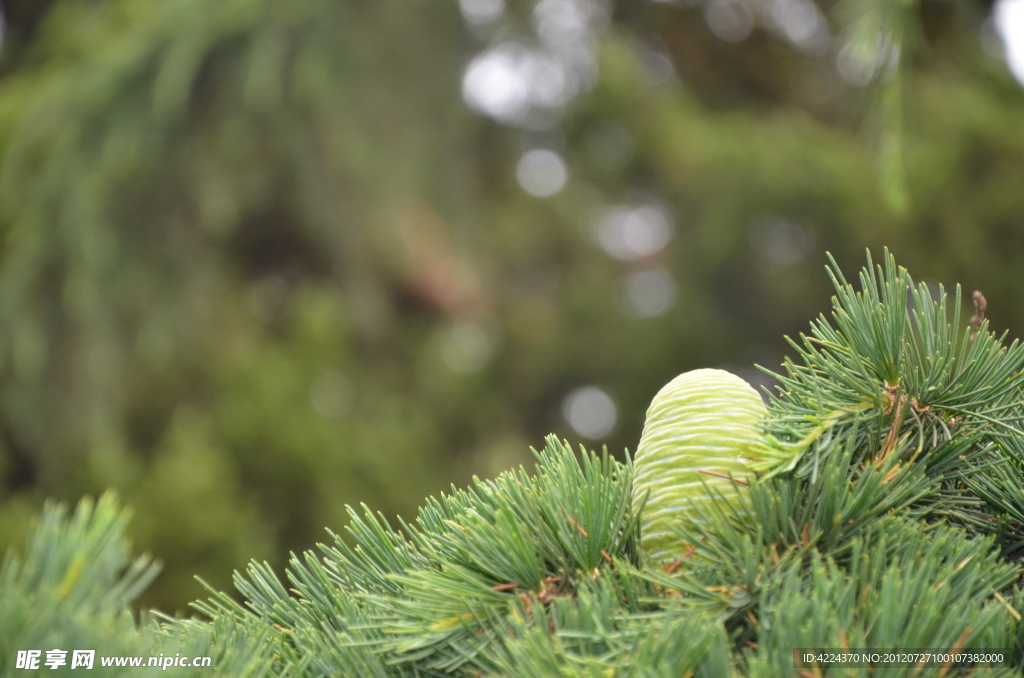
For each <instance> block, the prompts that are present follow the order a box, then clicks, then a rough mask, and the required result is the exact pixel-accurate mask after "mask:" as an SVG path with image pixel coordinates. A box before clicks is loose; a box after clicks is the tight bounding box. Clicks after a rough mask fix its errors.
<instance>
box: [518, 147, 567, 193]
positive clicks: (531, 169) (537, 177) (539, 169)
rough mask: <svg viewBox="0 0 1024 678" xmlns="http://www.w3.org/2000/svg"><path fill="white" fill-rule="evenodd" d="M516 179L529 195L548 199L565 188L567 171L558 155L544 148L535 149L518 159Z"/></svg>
mask: <svg viewBox="0 0 1024 678" xmlns="http://www.w3.org/2000/svg"><path fill="white" fill-rule="evenodd" d="M516 179H517V180H518V181H519V185H520V186H522V188H523V190H524V191H526V192H527V193H529V194H530V195H533V196H536V197H538V198H550V197H551V196H553V195H555V194H556V193H558V192H559V191H561V190H562V189H563V188H564V187H565V182H566V181H567V180H568V179H569V170H568V168H567V167H566V166H565V161H564V160H562V156H560V155H559V154H557V153H555V152H554V151H551V150H548V149H546V148H535V149H533V150H532V151H527V152H526V153H524V154H523V157H522V158H520V159H519V164H518V165H517V166H516Z"/></svg>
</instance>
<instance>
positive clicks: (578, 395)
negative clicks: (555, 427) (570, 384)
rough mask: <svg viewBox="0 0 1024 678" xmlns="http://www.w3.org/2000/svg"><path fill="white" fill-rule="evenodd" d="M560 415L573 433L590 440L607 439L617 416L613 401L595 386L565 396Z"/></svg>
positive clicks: (582, 388) (579, 389)
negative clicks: (563, 416) (561, 414)
mask: <svg viewBox="0 0 1024 678" xmlns="http://www.w3.org/2000/svg"><path fill="white" fill-rule="evenodd" d="M562 413H563V414H564V415H565V420H566V421H567V422H568V423H569V426H571V427H572V430H573V431H575V432H576V433H578V434H579V435H581V436H583V437H584V438H590V439H591V440H600V439H601V438H605V437H607V436H608V434H609V433H611V432H612V431H613V430H614V429H615V423H616V421H617V420H618V416H619V414H618V408H617V407H616V406H615V401H614V400H612V397H611V396H610V395H608V394H607V393H606V392H605V391H604V389H601V388H598V387H597V386H582V387H580V388H578V389H576V390H575V391H573V392H571V393H570V394H569V395H567V396H566V397H565V400H564V401H563V402H562Z"/></svg>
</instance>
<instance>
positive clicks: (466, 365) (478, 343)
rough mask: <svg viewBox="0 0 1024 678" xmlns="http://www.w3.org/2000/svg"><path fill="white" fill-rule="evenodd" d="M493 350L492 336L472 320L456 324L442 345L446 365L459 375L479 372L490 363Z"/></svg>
mask: <svg viewBox="0 0 1024 678" xmlns="http://www.w3.org/2000/svg"><path fill="white" fill-rule="evenodd" d="M493 350H494V341H493V340H492V339H491V337H490V335H489V334H488V333H487V331H486V330H484V328H483V327H481V326H480V325H479V324H477V323H475V322H473V321H471V320H460V321H458V322H456V323H454V324H453V325H452V326H451V328H449V330H448V332H447V333H446V334H445V337H444V340H443V342H442V344H441V354H442V356H443V357H444V362H445V364H446V365H448V367H449V368H450V369H451V370H452V371H453V372H458V373H459V374H471V373H473V372H479V371H480V370H481V369H483V368H484V367H485V366H486V365H487V363H488V362H489V361H490V359H491V354H492V352H493Z"/></svg>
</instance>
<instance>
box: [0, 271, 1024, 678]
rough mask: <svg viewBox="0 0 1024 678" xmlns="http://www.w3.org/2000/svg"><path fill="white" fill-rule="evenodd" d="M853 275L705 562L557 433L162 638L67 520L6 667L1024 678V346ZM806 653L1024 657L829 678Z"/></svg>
mask: <svg viewBox="0 0 1024 678" xmlns="http://www.w3.org/2000/svg"><path fill="white" fill-rule="evenodd" d="M869 266H870V261H869ZM833 281H834V282H835V284H836V289H837V296H836V299H835V301H834V303H835V309H834V313H833V316H832V317H833V320H834V322H835V326H833V325H832V324H830V323H829V322H828V321H827V320H826V319H825V318H824V317H822V318H820V319H819V320H818V321H816V322H815V323H814V324H813V326H812V337H808V338H804V339H803V343H802V344H794V346H797V347H798V350H799V351H800V352H801V358H803V360H804V364H803V365H798V364H796V363H793V362H787V363H786V367H787V373H786V375H784V376H781V377H780V383H781V385H780V387H779V392H778V393H777V394H775V395H774V396H773V397H772V399H771V404H770V407H769V410H770V416H769V419H768V421H767V422H766V423H765V425H764V426H765V433H766V440H767V441H769V444H770V445H772V446H773V449H775V450H776V451H777V452H778V453H779V454H780V455H781V454H782V453H784V452H785V453H788V454H790V455H791V458H785V459H782V462H781V463H783V466H782V467H776V468H773V469H772V471H771V473H769V474H763V475H760V476H756V477H752V478H750V487H749V491H748V492H744V493H736V494H732V493H730V494H728V495H726V494H723V493H722V492H721V491H719V490H717V489H716V488H714V487H709V488H708V492H709V493H711V495H712V496H713V497H715V501H712V502H696V501H692V502H691V503H690V507H689V508H687V507H682V506H681V507H679V510H678V511H677V513H676V517H675V519H674V523H673V525H672V527H673V529H675V530H676V531H677V532H678V535H679V537H680V539H682V540H683V541H684V543H687V544H689V545H690V548H689V549H688V550H687V551H686V553H684V554H683V555H682V556H681V557H680V558H677V559H675V560H673V562H672V563H669V564H664V563H653V562H650V561H648V559H647V555H646V553H645V552H644V550H643V549H641V548H640V547H639V545H638V544H639V524H640V519H641V516H642V511H643V508H642V507H639V511H640V512H634V509H633V506H632V502H631V494H632V481H633V467H632V463H631V461H630V460H629V459H628V458H627V459H626V461H625V463H622V462H618V461H616V460H615V459H613V458H612V457H610V456H609V455H608V454H607V452H604V453H603V454H601V455H597V454H595V453H592V452H587V451H586V450H581V451H580V453H579V455H578V456H577V455H576V454H575V453H574V452H573V450H572V448H571V447H570V446H569V444H568V443H565V442H562V441H560V440H558V439H557V438H555V437H554V436H552V437H549V438H548V441H547V446H546V447H545V448H544V450H542V451H540V452H538V453H536V460H537V465H536V473H535V474H533V475H530V474H528V473H527V472H526V471H525V470H524V469H519V470H516V471H507V472H505V473H502V474H500V475H499V476H498V477H497V478H495V479H493V480H488V481H485V480H479V479H475V480H474V483H473V485H472V486H471V487H470V488H468V489H464V490H460V489H456V488H453V490H452V492H451V493H449V494H443V495H440V496H439V497H436V498H431V499H428V501H427V503H426V504H425V505H424V506H423V508H421V509H420V513H419V516H418V517H417V519H416V520H415V521H413V522H410V523H406V522H404V521H401V524H400V525H399V526H398V527H397V528H396V527H392V526H391V525H390V524H389V522H388V520H387V519H386V518H385V517H384V516H383V515H381V514H379V513H378V514H374V513H373V512H371V511H370V510H369V509H368V508H366V507H365V506H364V507H363V511H362V512H356V511H355V510H352V509H350V518H351V520H350V523H349V525H348V527H347V531H348V537H349V538H348V539H343V538H341V537H340V536H337V535H335V537H334V544H333V545H331V546H321V547H320V553H319V554H317V553H314V552H307V553H305V554H303V555H302V556H297V555H295V556H293V557H292V559H291V562H290V564H289V567H288V568H287V575H286V576H287V582H288V584H287V585H286V584H285V583H284V582H283V581H282V580H281V579H280V578H279V577H278V575H277V574H276V573H275V571H274V569H273V568H272V567H271V566H270V565H268V564H266V563H262V564H261V563H256V562H253V563H252V564H251V565H250V566H249V567H248V568H247V570H246V572H245V574H241V573H236V575H235V586H236V588H237V590H238V592H239V593H240V594H241V595H242V597H243V599H244V600H243V602H239V601H237V600H236V599H235V598H233V597H232V596H230V595H227V594H225V593H218V592H216V591H214V590H212V589H211V593H212V596H211V597H210V598H209V599H208V600H205V601H201V602H199V603H196V604H195V609H196V610H197V611H198V612H199V613H200V614H201V617H198V618H194V619H180V618H174V617H170V616H166V615H157V616H156V617H155V618H153V619H151V620H149V621H143V622H141V623H139V624H136V623H134V622H133V619H132V616H131V613H130V611H129V610H128V608H127V605H128V603H129V602H130V600H131V599H132V597H134V595H136V594H137V593H138V591H139V590H140V588H141V587H142V586H143V585H144V584H145V583H147V582H148V580H149V579H150V578H151V577H152V576H153V574H154V568H153V566H152V565H150V564H149V561H148V560H147V559H145V558H142V559H138V560H136V561H134V562H129V561H128V560H127V546H126V544H125V543H124V542H123V540H122V538H121V536H120V531H121V530H122V529H123V527H124V522H125V515H124V513H123V512H122V511H119V510H118V509H117V508H116V507H115V505H114V503H113V501H112V499H110V498H109V497H105V498H104V499H103V500H101V502H100V503H99V504H98V505H97V507H96V509H95V510H94V509H93V508H92V506H91V504H89V503H88V502H86V503H83V504H82V505H81V506H80V507H79V509H78V511H77V512H76V513H75V515H74V516H73V517H71V518H66V517H65V516H64V513H63V512H62V509H60V508H57V507H50V508H48V509H47V511H46V512H45V513H44V516H43V519H42V522H41V524H40V526H39V528H38V531H37V532H36V533H35V535H34V536H33V537H32V539H31V540H30V543H29V549H28V555H27V556H26V558H25V564H24V565H21V564H19V561H18V560H16V559H14V558H12V557H10V556H9V557H8V559H7V561H6V564H5V566H4V569H3V571H2V573H0V581H2V582H3V584H4V586H3V588H2V589H0V591H2V594H0V595H2V597H0V642H2V643H3V646H2V647H3V648H4V655H5V656H8V657H9V656H10V653H11V652H12V650H15V649H23V648H25V647H26V646H34V645H46V644H50V643H53V644H56V645H58V646H59V645H60V644H61V643H65V644H67V643H96V647H97V648H101V650H100V651H101V654H102V653H104V652H106V653H111V654H112V653H115V652H116V653H118V654H133V653H138V654H145V653H149V654H155V653H157V652H163V653H165V654H169V653H170V652H172V651H175V652H181V651H183V650H184V651H187V652H191V653H196V654H204V653H205V654H209V656H211V657H213V658H214V661H215V673H216V675H223V676H271V675H273V676H298V675H303V676H334V675H346V676H347V675H359V676H376V677H380V678H388V677H396V678H397V677H405V678H413V677H418V676H443V675H452V676H466V677H467V678H468V677H470V676H503V677H507V678H513V677H520V676H527V677H530V676H535V677H537V678H542V677H546V676H566V677H580V678H590V677H592V678H605V677H609V676H612V677H620V678H626V677H629V678H640V677H643V678H673V677H678V676H680V675H683V676H693V677H694V678H718V677H721V678H727V677H732V676H748V677H750V678H755V677H761V676H764V677H770V676H792V675H793V674H794V672H796V673H800V674H801V675H822V676H824V675H854V676H868V675H882V676H889V677H895V676H906V677H907V678H910V677H912V676H937V677H939V678H941V677H942V676H946V675H992V676H1003V675H1005V676H1010V675H1019V671H1020V668H1021V664H1022V660H1024V645H1022V638H1024V625H1022V624H1021V614H1020V609H1021V608H1022V604H1024V591H1021V590H1020V589H1019V582H1020V579H1021V577H1024V567H1022V566H1021V563H1020V562H1019V560H1018V559H1017V552H1018V550H1019V540H1018V539H1017V537H1016V535H1017V534H1018V533H1019V532H1020V523H1019V521H1018V516H1019V515H1020V513H1021V512H1022V510H1024V509H1022V508H1021V507H1022V506H1024V486H1022V485H1021V484H1020V483H1018V482H1013V480H1014V479H1015V478H1018V477H1020V476H1021V475H1022V472H1021V470H1020V464H1021V460H1020V458H1019V457H1018V456H1017V455H1016V454H1015V452H1016V450H1017V449H1018V448H1019V446H1020V445H1021V440H1024V437H1022V436H1020V434H1018V432H1017V430H1016V422H1017V418H1016V417H1017V409H1016V408H1017V407H1020V405H1021V396H1020V392H1019V378H1018V375H1017V372H1018V366H1017V363H1018V362H1019V360H1020V351H1019V349H1018V348H1017V345H1016V344H1011V345H1010V346H1005V345H1003V343H1002V341H1001V340H1000V339H999V338H997V337H995V335H993V334H991V333H989V332H988V331H987V325H986V324H985V323H984V322H983V321H982V320H981V319H980V318H976V319H974V321H973V322H972V324H971V325H970V326H967V327H963V328H961V327H960V325H961V323H960V322H959V319H958V318H957V316H956V313H955V312H954V313H953V320H952V324H951V325H948V324H947V322H946V312H947V309H946V308H945V305H944V303H945V298H944V297H943V296H942V295H941V293H940V295H939V297H938V299H937V300H936V301H931V298H930V297H926V296H924V295H925V294H927V288H918V290H919V294H918V295H917V296H916V297H914V301H915V304H914V306H913V307H911V308H908V304H907V299H908V293H909V291H910V290H911V289H912V286H911V282H910V278H909V276H908V275H907V273H906V271H904V270H903V269H899V268H897V267H896V265H895V262H894V260H893V259H892V257H891V256H889V255H888V254H887V255H886V257H885V265H884V266H883V267H881V268H879V269H878V270H877V271H875V270H873V269H872V268H870V267H869V268H867V269H865V271H864V273H863V274H862V276H861V282H862V289H861V290H860V291H855V290H854V289H853V288H852V287H851V286H849V285H848V284H847V283H846V282H845V280H844V279H843V278H842V276H841V275H840V274H839V273H838V272H836V274H835V276H834V277H833ZM961 330H962V332H961ZM935 337H941V338H944V339H945V340H944V341H942V342H937V340H936V339H935ZM950 355H952V356H953V359H952V360H950V359H948V357H949V356H950ZM1008 384H1009V385H1008ZM904 389H905V390H904ZM926 398H927V400H926ZM901 403H906V408H908V409H911V410H913V411H914V412H915V413H916V416H914V417H909V418H908V419H909V421H908V419H905V418H904V416H903V414H901V409H903V408H902V407H901ZM822 413H828V414H827V415H823V414H822ZM836 413H838V414H836ZM1006 413H1009V415H1007V414H1006ZM952 417H957V418H958V419H957V422H956V423H955V424H953V423H951V419H952ZM936 422H941V423H942V424H945V426H942V425H941V424H939V423H936ZM997 422H998V425H993V424H996V423H997ZM807 430H809V431H810V433H808V432H807ZM940 431H942V432H943V433H940ZM795 648H802V649H812V648H822V649H824V648H835V649H849V650H850V651H854V652H856V651H873V652H882V651H887V650H908V651H914V650H921V649H933V650H952V651H954V652H957V651H965V652H970V651H974V650H997V651H1000V652H1002V653H1004V655H1005V657H1006V661H1004V662H1003V663H1002V664H1000V665H998V666H983V667H977V668H976V669H971V668H969V667H964V666H959V665H950V666H942V665H940V664H936V665H928V666H915V665H907V664H903V665H896V664H892V665H882V664H879V665H876V666H875V667H873V668H871V667H868V666H857V667H832V666H818V665H810V666H804V665H803V660H802V659H798V658H796V657H795V656H794V649H795ZM7 661H8V664H9V660H7ZM972 672H973V673H972Z"/></svg>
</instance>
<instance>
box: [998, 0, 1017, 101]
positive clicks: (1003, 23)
mask: <svg viewBox="0 0 1024 678" xmlns="http://www.w3.org/2000/svg"><path fill="white" fill-rule="evenodd" d="M992 16H993V18H994V19H995V25H996V30H997V31H998V32H999V35H1000V37H1002V39H1003V44H1004V45H1005V47H1006V63H1007V65H1008V66H1009V67H1010V72H1011V73H1013V76H1014V77H1015V78H1017V80H1018V81H1019V82H1020V83H1021V84H1022V85H1024V0H999V1H998V2H996V5H995V7H994V8H993V10H992Z"/></svg>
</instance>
